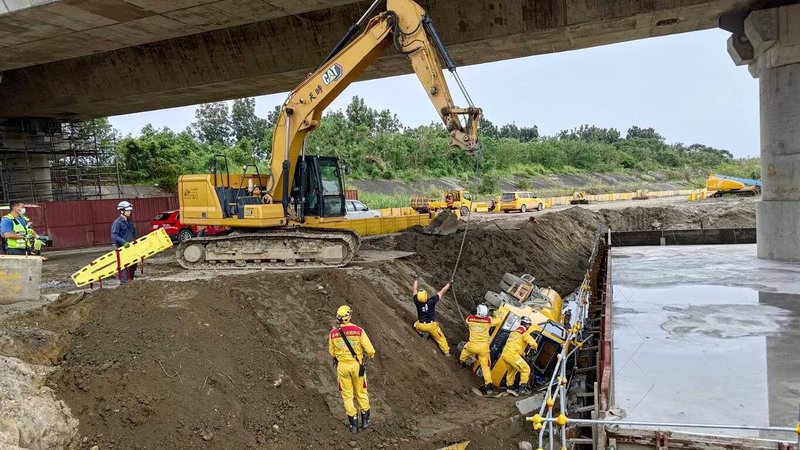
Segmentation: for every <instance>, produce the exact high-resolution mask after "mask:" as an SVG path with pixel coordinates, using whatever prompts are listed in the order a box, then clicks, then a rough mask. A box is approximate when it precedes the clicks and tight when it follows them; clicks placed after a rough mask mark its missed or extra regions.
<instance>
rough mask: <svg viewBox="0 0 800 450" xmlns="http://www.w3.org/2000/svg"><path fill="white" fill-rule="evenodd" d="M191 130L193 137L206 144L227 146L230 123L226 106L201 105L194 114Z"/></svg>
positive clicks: (217, 104) (222, 103)
mask: <svg viewBox="0 0 800 450" xmlns="http://www.w3.org/2000/svg"><path fill="white" fill-rule="evenodd" d="M194 117H195V122H194V123H192V129H193V130H194V133H195V136H197V138H198V139H199V140H200V141H201V142H204V143H206V144H227V143H229V142H230V140H231V122H230V118H229V114H228V104H227V103H225V102H214V103H203V104H202V105H200V106H198V107H197V109H196V110H195V112H194Z"/></svg>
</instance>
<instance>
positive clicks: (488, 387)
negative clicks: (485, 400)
mask: <svg viewBox="0 0 800 450" xmlns="http://www.w3.org/2000/svg"><path fill="white" fill-rule="evenodd" d="M483 393H484V394H486V395H494V385H493V384H492V383H489V384H485V385H483Z"/></svg>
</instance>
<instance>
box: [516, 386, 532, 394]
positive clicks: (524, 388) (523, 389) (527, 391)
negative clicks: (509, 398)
mask: <svg viewBox="0 0 800 450" xmlns="http://www.w3.org/2000/svg"><path fill="white" fill-rule="evenodd" d="M517 393H518V394H519V395H528V394H530V393H531V390H530V389H528V385H527V384H520V385H519V388H518V389H517Z"/></svg>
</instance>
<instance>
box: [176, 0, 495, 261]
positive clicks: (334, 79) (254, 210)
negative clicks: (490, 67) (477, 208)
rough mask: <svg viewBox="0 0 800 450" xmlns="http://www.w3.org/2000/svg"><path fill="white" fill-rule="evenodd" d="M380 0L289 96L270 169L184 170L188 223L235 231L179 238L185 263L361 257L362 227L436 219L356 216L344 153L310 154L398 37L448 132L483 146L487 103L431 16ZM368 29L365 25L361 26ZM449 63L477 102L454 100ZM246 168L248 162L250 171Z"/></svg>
mask: <svg viewBox="0 0 800 450" xmlns="http://www.w3.org/2000/svg"><path fill="white" fill-rule="evenodd" d="M380 1H381V0H376V1H375V3H373V4H372V6H371V7H370V9H369V10H368V11H367V12H366V13H365V14H364V15H363V16H362V18H361V19H360V20H359V21H358V22H357V23H356V24H355V25H354V26H353V27H351V28H350V31H348V33H347V34H346V35H345V37H344V38H343V39H342V41H341V42H340V43H339V44H338V45H337V46H336V48H334V50H333V51H332V52H331V53H330V55H329V56H328V58H326V60H325V61H324V62H323V63H322V65H321V66H320V67H319V68H318V69H317V70H315V71H314V72H313V73H311V74H310V75H309V76H308V77H307V78H306V79H305V80H304V81H303V82H302V83H300V85H299V86H298V87H297V88H296V89H294V90H293V91H292V92H291V93H290V95H289V97H288V98H287V99H286V102H284V104H283V106H282V108H281V113H280V116H279V117H278V121H277V125H276V127H275V132H274V135H273V144H272V156H271V157H270V163H269V164H270V174H269V175H267V176H263V177H262V176H261V175H260V174H259V173H258V169H257V167H255V166H252V167H253V168H255V171H256V173H255V174H254V175H253V174H247V173H242V174H231V173H230V172H229V171H228V165H227V160H225V159H224V158H223V160H224V161H225V164H224V167H225V169H224V173H223V172H222V169H221V167H222V166H220V165H219V164H217V163H216V160H215V164H214V165H213V168H212V173H211V174H203V175H183V176H181V177H180V179H179V181H178V191H179V193H180V194H179V195H180V206H181V221H182V222H184V223H186V224H191V225H218V226H228V227H231V229H232V232H231V233H230V234H228V235H224V236H222V235H220V236H203V237H197V238H193V239H189V240H188V241H185V242H182V243H181V244H179V245H178V248H177V250H176V253H177V255H178V262H179V263H180V264H181V265H182V266H183V267H185V268H187V269H205V268H215V269H220V268H225V269H241V268H252V267H255V268H262V269H265V268H278V269H285V268H288V267H293V268H300V267H306V268H309V267H336V266H343V265H346V264H347V263H348V262H349V261H350V259H351V258H352V257H353V256H354V255H355V252H356V251H357V249H358V245H359V242H360V241H359V236H358V234H357V233H356V232H355V230H360V232H361V233H366V234H376V230H377V231H378V232H380V231H381V230H386V231H384V232H388V231H399V230H402V229H406V228H408V227H410V226H412V225H414V224H418V225H426V224H427V222H428V220H427V219H428V217H424V216H422V215H419V214H416V215H414V216H409V217H400V218H398V219H399V220H397V221H394V220H393V219H394V218H392V217H389V218H384V217H381V218H377V219H375V218H373V219H357V220H348V218H347V217H346V215H347V214H346V207H347V206H346V201H345V196H344V191H343V188H344V186H343V181H342V177H341V173H340V168H339V161H338V159H336V158H334V157H329V156H310V155H306V154H305V142H306V135H307V134H308V132H310V131H311V130H313V129H315V128H316V127H318V126H319V124H320V120H321V118H322V113H323V112H324V111H325V108H326V107H327V106H328V105H330V103H331V102H332V101H333V100H334V99H335V98H336V97H338V96H339V94H341V92H342V91H343V90H344V89H345V88H346V87H347V86H349V85H350V83H352V82H354V81H356V80H357V79H358V77H359V76H360V75H361V73H363V72H364V70H365V69H366V68H367V67H369V66H370V65H371V64H372V63H373V62H374V61H375V59H376V58H378V56H380V54H381V53H382V52H383V51H384V50H385V49H386V47H388V46H389V45H393V46H394V47H395V48H396V49H397V50H398V51H399V52H400V53H402V54H404V55H405V56H406V57H407V58H408V59H409V61H410V62H411V65H412V67H413V68H414V72H415V73H416V74H417V77H418V78H419V80H420V82H421V83H422V86H423V87H424V88H425V91H426V92H427V94H428V98H430V100H431V102H432V103H433V105H434V107H435V108H436V111H437V113H438V114H439V116H440V118H441V119H442V122H444V124H445V127H446V128H447V131H448V135H449V143H450V145H452V146H455V147H459V148H461V149H463V150H464V151H466V152H467V153H474V152H476V151H477V150H479V149H480V142H479V141H478V135H477V132H478V123H479V122H480V119H481V110H480V109H479V108H475V107H474V106H473V104H472V100H471V99H470V97H469V95H468V94H467V93H466V90H465V89H464V87H463V84H462V83H461V80H460V79H459V78H458V73H457V72H456V68H455V65H454V64H453V62H452V60H451V59H450V56H449V55H448V54H447V51H446V50H445V48H444V45H443V44H442V40H441V39H440V38H439V35H438V33H437V32H436V29H435V28H434V26H433V22H432V21H431V20H430V19H429V18H428V17H427V16H426V15H425V11H424V10H423V9H422V8H420V7H419V5H417V4H416V3H414V2H413V1H412V0H386V7H387V8H386V11H384V12H382V13H380V14H378V15H376V16H374V17H372V18H371V19H370V16H371V15H372V14H373V13H374V11H375V8H376V7H377V5H378V3H379V2H380ZM362 27H363V28H362ZM442 61H443V62H444V64H445V66H446V67H447V69H448V70H450V71H451V72H452V73H453V75H454V77H455V79H456V81H457V82H458V84H459V88H461V91H462V92H463V93H464V96H465V97H466V99H467V102H468V103H469V107H467V108H459V107H456V106H455V104H454V103H453V98H452V96H451V95H450V90H449V88H448V86H447V83H446V82H445V79H444V73H443V68H442ZM245 172H246V169H245Z"/></svg>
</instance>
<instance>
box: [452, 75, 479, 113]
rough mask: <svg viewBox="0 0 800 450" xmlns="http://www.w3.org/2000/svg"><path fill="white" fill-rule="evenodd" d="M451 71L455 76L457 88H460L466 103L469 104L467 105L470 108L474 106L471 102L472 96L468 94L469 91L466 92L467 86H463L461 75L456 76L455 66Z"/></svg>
mask: <svg viewBox="0 0 800 450" xmlns="http://www.w3.org/2000/svg"><path fill="white" fill-rule="evenodd" d="M451 72H452V73H453V77H455V79H456V83H458V87H459V89H461V93H462V94H464V98H466V99H467V103H468V104H469V106H470V107H471V108H474V107H475V104H474V103H472V97H470V96H469V92H467V88H466V87H464V83H463V82H462V81H461V77H460V76H458V72H457V71H456V69H455V68H453V70H451Z"/></svg>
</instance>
